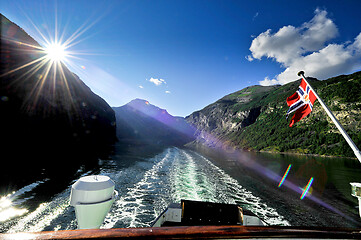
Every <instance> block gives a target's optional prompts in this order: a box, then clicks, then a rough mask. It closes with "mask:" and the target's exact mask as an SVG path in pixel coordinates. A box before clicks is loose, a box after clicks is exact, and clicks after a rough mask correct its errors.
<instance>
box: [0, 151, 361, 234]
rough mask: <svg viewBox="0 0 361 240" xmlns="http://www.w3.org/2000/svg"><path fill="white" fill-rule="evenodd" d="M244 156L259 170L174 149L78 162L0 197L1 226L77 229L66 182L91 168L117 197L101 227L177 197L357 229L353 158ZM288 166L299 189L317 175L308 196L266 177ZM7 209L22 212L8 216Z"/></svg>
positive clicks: (150, 212)
mask: <svg viewBox="0 0 361 240" xmlns="http://www.w3.org/2000/svg"><path fill="white" fill-rule="evenodd" d="M244 154H246V155H243V156H244V157H245V158H246V159H247V161H256V162H258V164H259V165H258V166H260V168H261V169H260V170H259V171H257V170H255V169H252V168H250V167H249V166H248V164H247V163H246V162H245V161H244V159H243V160H242V159H236V158H235V159H232V158H229V159H222V160H221V159H213V160H212V161H211V160H210V159H208V158H207V157H204V156H202V155H200V154H199V153H196V152H194V151H191V150H187V149H180V148H176V147H171V148H167V149H165V150H163V151H161V152H159V153H157V154H155V155H154V156H144V155H142V156H136V155H129V154H118V155H114V156H113V157H112V159H110V160H99V167H96V168H94V169H85V168H80V169H79V171H78V173H77V174H76V175H75V176H74V177H73V179H70V180H69V179H68V180H64V182H62V183H59V182H58V183H57V182H54V181H53V180H52V179H51V178H45V179H41V180H37V181H34V182H33V183H31V184H28V185H26V186H24V187H22V188H20V189H16V190H14V191H10V192H9V194H7V195H5V196H2V198H0V212H1V214H0V231H1V232H24V231H25V232H33V231H49V230H66V229H76V220H75V212H74V209H73V207H71V206H69V195H70V190H71V185H72V184H73V183H74V182H75V181H76V180H77V179H78V178H79V177H81V176H85V175H90V174H102V175H107V176H109V177H110V178H111V179H113V180H114V181H115V184H116V190H117V191H118V192H119V196H120V197H119V199H117V200H116V201H115V203H114V205H113V207H112V209H111V211H110V213H109V214H108V215H107V217H106V219H105V222H104V224H103V226H102V228H118V227H148V226H150V225H151V223H152V222H153V221H154V219H155V218H156V217H157V216H158V215H159V214H160V213H161V212H162V211H163V210H164V209H165V208H166V207H167V206H168V205H169V204H170V203H171V202H180V200H181V199H190V200H202V201H210V202H222V203H236V204H239V205H240V206H242V207H243V208H246V209H248V210H251V211H252V212H253V213H254V214H256V215H257V216H259V217H260V218H261V219H262V220H263V221H265V222H266V223H267V224H270V225H296V226H297V225H301V226H331V227H360V225H361V221H360V218H359V217H358V209H357V208H356V206H357V199H354V198H353V197H352V196H351V195H350V185H349V182H350V181H359V182H361V165H360V164H359V163H358V162H356V161H355V160H350V159H349V160H347V159H338V158H319V157H318V158H317V157H305V156H292V155H279V154H264V153H244ZM289 164H292V167H291V170H290V172H289V175H288V176H287V181H292V182H293V183H294V184H295V185H297V186H298V185H299V187H300V189H302V188H304V187H305V185H306V184H307V181H308V178H309V176H311V177H314V179H315V180H314V183H313V186H312V187H311V188H310V193H311V194H310V195H307V196H306V198H305V199H303V200H301V199H300V196H299V195H300V194H299V192H297V191H294V190H292V189H289V188H286V187H284V186H281V187H278V182H277V181H276V180H277V179H276V180H275V179H273V180H272V177H270V175H272V174H270V173H274V174H276V175H279V176H280V177H282V175H283V173H284V172H285V170H286V169H287V167H288V166H289ZM265 169H267V171H265ZM268 170H269V171H268ZM57 181H58V180H57ZM54 185H58V186H54ZM54 189H55V190H54ZM311 196H312V198H313V199H311ZM315 199H316V200H315ZM6 214H7V215H6ZM11 214H12V215H14V216H16V215H19V217H14V218H11V219H7V218H6V216H11ZM1 215H2V216H1Z"/></svg>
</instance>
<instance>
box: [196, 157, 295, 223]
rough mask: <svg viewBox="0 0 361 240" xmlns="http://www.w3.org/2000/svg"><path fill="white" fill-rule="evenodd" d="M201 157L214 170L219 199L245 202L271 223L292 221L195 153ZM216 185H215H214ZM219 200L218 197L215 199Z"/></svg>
mask: <svg viewBox="0 0 361 240" xmlns="http://www.w3.org/2000/svg"><path fill="white" fill-rule="evenodd" d="M194 154H196V155H197V156H198V157H199V158H200V159H203V160H204V162H206V163H207V164H208V165H209V167H210V169H212V170H214V177H213V178H214V179H217V181H218V184H217V182H216V183H215V184H216V186H217V187H219V188H220V189H219V191H220V192H221V193H223V196H219V197H218V201H224V202H226V203H233V204H235V203H245V204H247V206H248V207H249V210H251V211H252V212H253V213H254V214H256V215H257V216H259V217H260V218H261V219H262V220H263V221H265V222H266V223H267V224H269V225H284V226H289V225H290V223H289V222H288V221H287V220H285V219H284V217H283V216H281V215H280V214H278V213H277V211H276V209H274V208H271V207H268V206H267V204H266V203H264V202H263V201H262V199H261V198H259V197H256V196H254V194H253V193H252V192H250V191H248V190H246V189H245V188H244V187H242V186H241V185H240V184H239V183H238V181H237V180H235V179H234V178H232V177H231V176H230V175H228V174H227V173H226V172H225V171H223V170H222V169H220V168H219V167H217V166H216V165H214V164H213V163H212V162H211V161H210V160H208V159H207V158H205V157H204V156H202V155H200V154H198V153H195V152H194ZM213 186H214V185H213ZM214 200H217V199H214Z"/></svg>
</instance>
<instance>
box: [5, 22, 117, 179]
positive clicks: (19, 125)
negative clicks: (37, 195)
mask: <svg viewBox="0 0 361 240" xmlns="http://www.w3.org/2000/svg"><path fill="white" fill-rule="evenodd" d="M0 20H1V22H0V28H1V29H0V31H1V41H0V44H1V45H0V48H1V56H0V98H1V99H0V110H1V123H0V128H1V130H0V131H1V137H2V140H3V141H2V142H3V143H2V146H1V164H2V169H8V170H9V171H7V173H9V174H10V172H11V171H12V170H14V169H13V168H15V170H16V171H17V173H22V172H31V171H33V170H34V174H35V173H36V172H37V171H38V170H39V169H53V170H54V169H56V171H61V170H64V172H63V173H62V174H66V173H67V169H72V168H74V167H76V166H77V164H78V163H80V162H82V163H87V162H88V163H89V162H92V161H94V160H97V158H98V157H99V156H100V155H102V154H106V153H107V151H109V149H110V148H111V146H112V145H113V144H114V142H115V140H116V136H115V115H114V111H113V110H112V108H111V107H110V106H109V105H108V104H107V103H106V102H105V101H104V100H103V99H102V98H100V97H99V96H97V95H96V94H94V93H93V92H92V91H91V90H90V89H89V88H88V87H87V86H86V85H85V84H84V83H83V82H82V81H81V80H80V79H79V77H78V76H76V75H75V74H74V73H72V72H70V71H69V69H68V68H67V67H66V66H65V65H64V64H63V63H59V64H51V63H50V61H47V62H45V61H40V60H39V59H44V56H45V53H44V52H43V51H39V48H40V45H39V44H38V43H37V42H36V41H35V40H34V39H32V38H31V37H30V36H29V35H28V34H26V33H25V32H24V31H23V30H22V29H21V28H20V27H19V26H17V25H15V24H14V23H12V22H11V21H9V20H8V19H7V18H5V17H4V16H3V15H0ZM2 177H4V178H5V177H6V173H5V175H4V174H2Z"/></svg>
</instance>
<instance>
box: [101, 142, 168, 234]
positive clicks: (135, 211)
mask: <svg viewBox="0 0 361 240" xmlns="http://www.w3.org/2000/svg"><path fill="white" fill-rule="evenodd" d="M170 156H171V149H167V152H166V154H165V156H164V157H163V158H162V159H161V160H160V161H159V162H157V163H156V164H154V165H153V167H152V168H151V169H149V170H148V171H146V172H145V173H144V176H143V178H142V179H141V180H140V181H139V182H137V183H136V184H135V185H134V186H133V187H132V188H128V189H127V190H128V191H127V193H126V194H124V195H123V196H120V198H119V200H117V201H116V202H115V203H114V206H113V208H112V210H111V212H110V213H109V214H108V215H107V217H106V219H105V221H104V224H103V225H102V227H101V228H112V227H114V225H115V224H116V223H117V222H118V221H120V222H123V224H124V223H125V225H126V226H128V227H147V226H149V225H150V222H144V221H142V220H141V219H140V215H141V216H142V219H143V220H144V219H145V218H146V217H145V216H144V215H152V216H153V217H154V216H155V214H156V212H155V210H154V208H153V206H149V204H152V203H149V202H148V203H147V202H146V198H147V197H150V198H151V197H154V196H151V195H152V194H157V193H158V190H157V189H156V186H155V184H154V183H155V182H157V181H158V180H159V178H158V173H159V172H160V169H161V168H162V167H163V165H164V164H165V163H166V162H167V161H169V159H170ZM157 157H159V155H158V156H156V158H157Z"/></svg>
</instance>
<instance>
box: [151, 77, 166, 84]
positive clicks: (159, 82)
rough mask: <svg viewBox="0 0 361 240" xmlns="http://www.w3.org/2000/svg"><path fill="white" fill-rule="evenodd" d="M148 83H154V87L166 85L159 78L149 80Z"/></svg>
mask: <svg viewBox="0 0 361 240" xmlns="http://www.w3.org/2000/svg"><path fill="white" fill-rule="evenodd" d="M149 82H151V83H154V84H155V85H157V86H159V85H161V84H166V81H165V80H164V79H161V78H159V79H158V78H150V80H149Z"/></svg>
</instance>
